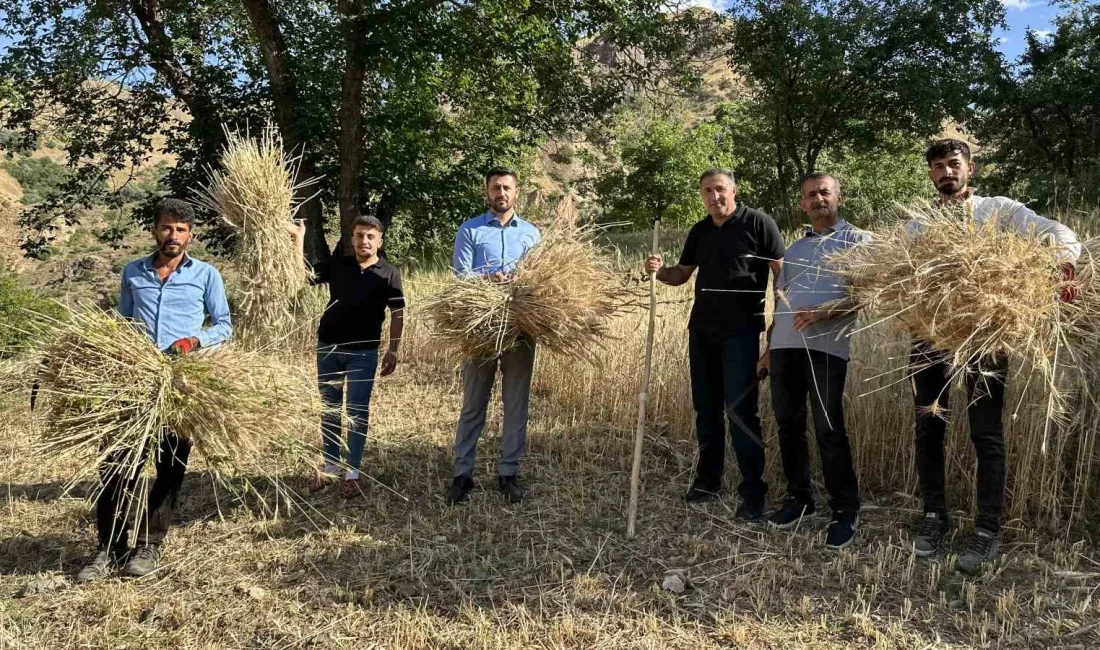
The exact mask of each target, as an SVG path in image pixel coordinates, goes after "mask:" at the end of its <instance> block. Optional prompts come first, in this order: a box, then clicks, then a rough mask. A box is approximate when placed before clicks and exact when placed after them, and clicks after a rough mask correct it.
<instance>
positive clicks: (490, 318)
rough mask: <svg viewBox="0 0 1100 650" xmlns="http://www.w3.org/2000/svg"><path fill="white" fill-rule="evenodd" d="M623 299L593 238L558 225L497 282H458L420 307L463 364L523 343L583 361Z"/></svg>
mask: <svg viewBox="0 0 1100 650" xmlns="http://www.w3.org/2000/svg"><path fill="white" fill-rule="evenodd" d="M629 300H630V294H629V292H628V291H627V289H626V287H625V285H624V283H623V281H622V279H621V277H620V276H619V275H618V274H616V272H615V270H614V268H613V267H612V264H611V261H610V259H609V258H607V257H606V256H604V255H602V254H601V252H600V251H599V249H598V248H597V246H596V244H595V230H594V229H592V228H586V227H580V226H577V225H575V224H574V223H572V221H571V220H570V219H567V218H559V219H557V220H555V223H554V224H553V225H552V226H551V227H549V228H547V229H546V230H545V231H544V233H543V236H542V240H541V241H540V242H539V244H538V245H536V246H535V247H534V248H533V249H532V250H531V251H530V252H529V253H527V255H525V256H524V257H523V259H521V260H520V261H519V263H518V264H517V265H516V269H515V273H513V274H512V275H511V276H510V277H509V278H508V280H507V281H505V282H494V281H492V280H490V279H488V278H485V277H480V276H479V277H473V278H459V279H456V280H455V281H453V282H451V283H448V285H447V286H446V287H445V288H444V289H443V290H441V291H439V292H438V293H436V294H435V295H434V296H432V297H430V298H428V299H427V300H426V301H425V302H424V306H423V310H424V313H425V314H426V315H427V317H428V319H429V320H430V321H431V323H432V326H433V328H434V330H435V333H436V335H438V336H439V337H440V338H441V339H442V340H443V341H445V342H446V343H447V344H448V345H449V346H450V347H451V348H454V349H456V350H457V351H458V352H460V353H461V354H462V355H464V356H473V357H491V356H494V355H496V354H499V353H500V352H501V351H502V350H506V349H508V348H510V347H512V346H514V345H516V344H517V342H518V341H520V340H522V339H530V340H533V341H534V342H535V344H536V345H538V346H540V347H543V348H546V349H548V350H550V351H552V352H554V353H557V354H560V355H564V356H569V357H574V358H577V357H584V356H585V355H586V354H587V352H588V351H590V350H591V348H592V347H593V346H598V345H600V343H601V341H602V340H603V339H604V338H605V337H606V336H607V333H608V321H609V319H610V318H611V317H612V316H613V315H614V314H615V313H617V312H619V311H621V310H623V309H624V308H625V307H626V306H627V305H628V303H629Z"/></svg>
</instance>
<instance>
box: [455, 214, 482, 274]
mask: <svg viewBox="0 0 1100 650" xmlns="http://www.w3.org/2000/svg"><path fill="white" fill-rule="evenodd" d="M451 267H452V268H453V269H454V272H455V275H456V276H458V277H460V278H471V277H473V276H475V275H476V273H474V233H473V232H472V230H471V229H470V228H468V227H466V226H461V227H459V229H458V233H457V234H456V235H455V252H454V256H453V258H452V260H451Z"/></svg>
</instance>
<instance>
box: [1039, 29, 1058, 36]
mask: <svg viewBox="0 0 1100 650" xmlns="http://www.w3.org/2000/svg"><path fill="white" fill-rule="evenodd" d="M1053 33H1054V32H1052V31H1050V30H1049V29H1036V30H1035V35H1036V36H1038V37H1039V38H1048V37H1049V36H1050V35H1051V34H1053Z"/></svg>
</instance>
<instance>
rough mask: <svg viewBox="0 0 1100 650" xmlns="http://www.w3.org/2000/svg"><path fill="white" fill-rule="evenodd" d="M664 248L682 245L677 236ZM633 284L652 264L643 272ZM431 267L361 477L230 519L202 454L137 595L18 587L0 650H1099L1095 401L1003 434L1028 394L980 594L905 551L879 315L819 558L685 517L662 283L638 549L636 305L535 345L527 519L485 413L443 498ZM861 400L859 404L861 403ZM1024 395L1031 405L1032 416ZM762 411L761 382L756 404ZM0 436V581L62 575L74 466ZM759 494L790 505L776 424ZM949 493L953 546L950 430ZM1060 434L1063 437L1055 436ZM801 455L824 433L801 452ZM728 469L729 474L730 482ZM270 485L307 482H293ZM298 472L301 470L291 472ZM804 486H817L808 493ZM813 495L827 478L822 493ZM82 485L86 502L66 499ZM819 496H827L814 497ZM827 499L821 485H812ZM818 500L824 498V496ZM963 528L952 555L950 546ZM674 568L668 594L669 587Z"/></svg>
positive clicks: (958, 422)
mask: <svg viewBox="0 0 1100 650" xmlns="http://www.w3.org/2000/svg"><path fill="white" fill-rule="evenodd" d="M667 246H668V248H669V249H671V250H676V249H678V245H677V244H675V243H669V244H667ZM631 264H632V268H635V267H637V268H640V259H638V260H634V261H633V262H632V263H631ZM445 280H446V278H445V277H444V276H443V275H442V274H441V275H438V276H423V275H420V276H413V277H411V278H410V279H409V282H408V287H407V289H408V293H409V294H410V312H409V316H408V317H409V320H408V326H407V329H406V334H405V336H406V341H405V342H404V343H403V346H402V362H401V366H400V367H399V369H398V371H397V374H395V375H394V376H393V377H391V378H386V379H383V380H380V381H379V382H378V384H377V386H376V388H375V394H374V395H375V396H374V400H373V403H372V409H371V433H370V438H369V440H368V446H367V453H366V456H365V460H364V470H365V471H366V472H368V473H370V474H371V475H372V476H373V478H374V479H375V480H376V481H377V483H374V482H371V483H368V484H367V485H366V489H365V495H364V496H362V497H359V498H356V499H353V500H348V501H345V500H343V499H342V498H340V496H339V494H338V490H332V491H327V492H323V493H320V494H317V495H313V496H311V497H310V498H309V499H310V500H309V505H310V506H311V507H312V508H313V509H314V511H315V512H317V511H319V512H322V513H324V514H325V515H326V516H328V517H329V518H330V519H331V522H330V525H327V526H325V527H323V528H322V529H320V530H318V528H317V526H316V524H317V521H316V517H314V519H309V518H307V517H306V516H304V515H303V514H302V513H301V512H294V513H291V514H288V515H286V516H283V517H280V518H279V519H277V520H272V519H271V518H265V517H263V516H261V515H262V513H259V512H257V511H256V510H255V509H253V508H248V507H243V506H239V505H238V506H235V507H233V508H231V509H226V508H224V507H222V508H221V509H219V503H221V502H220V501H219V497H218V492H217V491H215V489H214V487H213V486H214V482H213V481H211V480H210V478H211V474H210V473H209V471H208V469H207V468H206V467H205V466H204V465H203V463H202V462H201V461H198V462H196V464H195V466H194V467H193V468H192V471H191V472H190V474H189V478H188V479H187V484H186V485H185V488H184V495H185V503H184V510H183V514H182V518H183V521H182V523H181V525H179V526H178V527H176V528H174V529H173V530H172V532H171V533H170V535H169V538H168V541H167V546H166V549H165V551H166V553H165V559H166V561H167V563H168V564H167V566H166V567H165V569H164V570H163V571H161V572H159V573H158V574H156V575H154V576H152V577H150V578H147V579H143V580H140V581H123V580H118V579H109V580H106V581H104V582H102V583H97V584H94V585H91V586H87V587H68V588H62V589H60V590H58V591H55V592H52V593H47V594H43V595H36V596H28V597H26V598H20V599H9V600H4V599H2V598H0V647H3V648H7V647H12V648H24V647H26V648H38V647H51V646H53V647H74V646H83V647H121V646H128V647H150V648H169V647H171V648H215V647H218V648H220V647H252V648H301V647H311V648H362V647H371V648H402V649H406V648H407V649H410V650H411V649H420V648H508V649H511V648H654V649H656V648H662V649H663V648H730V647H737V648H776V649H786V648H795V647H797V648H810V649H819V648H820V649H825V648H827V649H840V648H912V649H917V648H962V647H1004V648H1035V647H1043V648H1046V647H1081V648H1090V647H1097V646H1098V644H1100V601H1098V600H1097V592H1098V591H1100V590H1098V589H1097V584H1100V554H1098V553H1097V552H1096V550H1095V547H1094V545H1093V538H1092V536H1093V535H1095V534H1096V532H1097V531H1096V529H1095V528H1094V527H1093V528H1090V526H1095V523H1089V518H1090V517H1092V516H1093V515H1092V514H1091V513H1095V512H1096V507H1097V504H1098V503H1100V500H1098V496H1100V494H1098V492H1100V490H1098V488H1097V480H1096V478H1094V477H1093V476H1092V474H1091V473H1089V472H1091V464H1092V462H1093V461H1094V460H1095V459H1096V458H1097V455H1098V454H1097V449H1096V447H1095V445H1094V443H1093V442H1091V441H1093V440H1095V433H1096V427H1097V426H1100V425H1097V424H1096V423H1098V422H1100V409H1098V408H1097V407H1096V405H1093V404H1084V405H1082V407H1081V418H1080V421H1079V425H1080V426H1081V428H1076V429H1073V430H1072V435H1067V436H1065V437H1064V441H1065V443H1064V444H1065V446H1064V447H1054V448H1052V449H1053V451H1052V453H1051V454H1050V455H1048V456H1047V457H1036V456H1035V454H1034V453H1033V451H1032V450H1030V449H1028V448H1027V447H1024V446H1021V445H1020V443H1019V439H1021V438H1026V436H1027V434H1028V432H1030V431H1033V430H1035V428H1036V427H1039V426H1041V423H1042V420H1043V418H1042V411H1043V410H1044V407H1045V401H1044V400H1045V395H1040V394H1038V393H1036V392H1035V391H1034V390H1032V391H1031V392H1032V393H1034V394H1030V395H1026V394H1025V393H1022V392H1021V389H1022V388H1023V386H1022V384H1023V383H1024V382H1022V381H1015V379H1018V378H1014V381H1013V382H1012V391H1011V396H1010V398H1009V402H1010V403H1012V404H1021V405H1020V406H1019V407H1018V408H1017V410H1016V412H1017V413H1018V417H1016V418H1015V419H1012V420H1010V421H1008V422H1007V423H1006V424H1007V430H1008V436H1007V439H1008V445H1009V458H1010V485H1009V489H1010V502H1009V515H1010V516H1009V520H1008V522H1007V525H1006V547H1005V555H1004V557H1003V558H1002V559H1001V560H999V561H998V562H997V564H996V565H995V567H994V568H993V570H991V571H989V572H988V573H986V574H985V575H983V576H982V577H980V578H978V579H967V578H965V577H963V576H961V575H959V574H956V573H954V572H953V571H952V570H951V569H950V567H951V566H953V564H952V563H953V557H950V556H949V557H945V558H937V559H932V560H916V559H915V558H913V557H912V555H911V554H910V553H909V551H908V546H907V539H908V538H907V535H908V530H909V527H910V525H911V523H912V522H913V521H914V520H915V519H916V518H917V517H918V516H919V509H920V503H919V500H918V499H917V498H916V497H915V494H916V475H915V470H914V467H913V458H912V412H911V410H912V409H911V405H912V396H911V393H910V390H909V387H908V385H907V384H906V383H904V382H898V381H897V379H896V374H892V373H896V371H897V369H898V368H901V367H904V363H905V361H906V357H905V355H904V351H905V350H906V348H907V339H906V338H904V337H900V336H898V335H897V334H895V333H893V332H891V331H890V330H889V329H888V328H886V327H882V326H879V327H874V328H870V329H867V330H865V331H863V332H860V333H859V334H857V335H856V338H855V340H854V341H853V353H854V357H853V361H852V364H851V366H850V379H849V391H848V394H849V397H850V400H849V403H848V407H849V409H848V413H849V416H848V424H849V430H850V432H851V436H852V440H853V448H854V449H853V451H854V454H855V460H856V467H857V472H858V473H859V475H860V480H861V484H862V487H863V489H864V494H865V502H866V504H867V505H866V507H865V509H864V510H863V512H862V513H861V527H860V536H859V538H858V539H857V542H856V544H855V545H854V546H853V547H851V548H849V549H846V550H844V551H842V552H840V553H832V552H827V551H826V550H825V549H824V548H823V533H824V530H823V529H824V521H823V520H820V519H818V520H812V521H807V522H806V523H805V525H804V526H802V527H800V528H799V529H798V530H797V531H796V532H794V533H793V534H787V533H780V532H773V531H770V530H768V529H766V528H764V527H761V526H751V525H744V524H741V523H738V522H736V521H735V520H734V518H733V510H734V508H735V507H736V500H735V499H734V498H733V497H726V498H725V499H723V500H722V501H721V502H719V503H716V504H710V505H703V506H687V505H685V504H683V502H682V501H681V500H680V498H679V497H680V496H681V494H682V492H683V490H684V489H685V488H686V486H687V483H688V481H689V479H690V472H691V468H692V465H693V460H694V459H693V452H694V446H695V445H694V440H693V436H692V414H691V402H690V399H689V393H688V387H687V383H688V382H687V366H686V350H687V335H686V329H685V327H686V322H687V321H686V318H687V309H688V307H689V304H690V303H689V300H690V296H691V289H690V287H687V286H685V287H678V288H670V287H661V288H660V289H659V291H660V299H661V305H660V307H659V312H658V316H659V320H658V330H657V338H656V348H655V350H654V354H655V363H654V368H655V373H656V376H655V381H654V384H653V389H652V391H653V392H652V395H651V402H650V404H651V409H652V410H651V416H650V422H651V423H652V426H651V428H650V431H649V432H648V435H647V438H646V456H645V463H644V466H643V480H644V485H643V493H642V500H641V503H640V511H639V519H638V529H639V535H638V537H637V538H636V539H634V540H631V541H627V540H626V539H625V535H624V530H625V511H626V501H627V499H626V496H627V490H628V485H629V480H630V452H631V449H632V443H633V440H632V439H633V424H634V417H635V415H636V411H635V409H636V402H635V401H634V391H635V390H636V389H637V381H638V375H639V372H640V370H641V366H642V361H643V344H644V339H645V323H646V319H647V315H646V314H645V313H644V312H641V311H639V312H637V313H635V314H631V315H626V316H623V317H621V318H617V319H614V320H613V321H611V323H610V325H609V328H610V332H609V336H608V338H607V339H606V340H605V344H604V345H603V346H602V347H598V348H595V349H593V351H592V352H591V356H592V363H591V364H578V363H576V362H575V361H572V360H570V359H568V358H565V357H558V356H554V355H540V356H539V357H538V359H537V361H536V371H535V385H534V390H533V403H532V410H531V427H530V438H529V446H528V457H527V458H526V459H525V460H524V462H523V465H522V468H521V471H522V477H523V479H524V481H525V483H526V484H527V485H528V487H529V492H528V497H527V499H526V501H525V503H524V504H523V505H522V506H520V507H514V508H513V507H509V506H507V505H506V504H505V502H504V500H503V498H501V497H500V496H499V495H498V494H496V493H495V491H493V490H492V489H491V488H490V485H491V483H490V480H489V477H491V475H492V472H493V463H494V461H495V456H496V454H497V452H498V450H499V440H498V439H497V437H496V436H495V435H494V432H495V431H497V428H498V426H499V423H500V408H499V404H498V403H497V400H494V403H493V405H492V406H491V407H490V419H489V425H488V426H487V427H486V434H485V435H484V436H483V439H482V444H481V447H480V452H481V453H480V455H479V460H478V465H477V475H478V477H479V480H480V481H481V483H482V485H483V486H484V487H483V489H482V490H480V491H477V492H475V493H474V494H473V496H472V502H471V504H470V505H469V506H467V507H463V508H457V509H451V508H446V507H445V506H444V505H443V503H442V494H443V491H444V490H445V488H446V486H447V484H448V483H449V480H450V469H451V464H450V449H451V444H452V442H453V432H454V424H455V419H456V417H457V414H458V409H459V406H460V403H461V383H460V381H459V379H458V376H457V373H456V372H455V371H456V368H455V364H454V361H453V357H452V356H451V355H450V353H449V352H447V351H446V350H444V349H442V347H441V346H440V345H439V340H438V338H437V337H436V336H435V335H434V334H433V332H432V331H431V329H430V328H429V327H428V325H427V323H426V322H425V320H424V319H423V318H422V317H420V316H419V314H420V312H419V311H418V307H422V306H423V298H424V297H425V296H426V295H428V294H429V293H431V292H433V291H434V290H435V289H436V288H437V287H438V285H439V283H440V282H442V281H445ZM864 393H867V394H866V395H863V394H864ZM1021 396H1025V397H1024V399H1022V401H1021ZM761 409H762V413H764V414H766V413H768V409H769V405H768V396H767V390H766V389H765V390H764V391H763V397H762V400H761ZM6 413H7V415H8V417H6V418H5V420H4V421H3V422H0V473H2V475H3V476H4V477H5V482H6V483H7V488H6V492H7V501H6V507H5V512H4V514H3V515H0V567H2V571H0V593H2V594H4V595H8V594H12V593H15V592H16V591H18V590H20V589H21V588H23V587H24V586H25V585H27V584H29V583H31V582H33V581H35V580H39V579H42V578H48V577H53V576H58V575H66V574H70V573H71V572H72V571H74V570H75V569H76V567H77V566H78V565H79V558H80V557H82V556H83V555H85V554H86V553H88V552H89V551H90V550H91V547H92V541H91V540H92V539H93V532H92V521H91V518H90V516H89V512H88V504H87V502H86V501H85V500H84V499H82V498H72V497H69V498H60V499H59V497H60V496H61V494H62V488H63V486H64V484H65V482H66V481H67V480H68V478H69V477H70V476H71V475H72V473H73V471H74V467H75V462H76V461H75V460H72V459H69V460H64V461H57V462H53V463H48V464H45V465H44V464H43V463H42V462H40V460H39V459H38V458H37V457H36V456H35V455H34V453H33V451H32V445H31V440H30V438H29V437H28V433H27V432H28V422H27V419H26V418H27V416H26V411H25V408H21V407H20V406H18V405H15V404H12V405H10V406H9V408H8V409H7V410H6ZM764 421H765V423H766V424H767V427H768V428H767V429H766V431H765V439H766V442H767V445H768V479H769V482H770V484H771V486H772V495H773V496H774V497H775V498H779V494H780V492H781V491H782V481H781V480H780V468H779V462H778V460H779V459H778V446H777V443H776V440H775V432H774V429H773V428H772V424H771V422H772V419H771V418H770V417H767V416H765V417H764ZM951 431H952V433H951V438H950V440H949V443H948V445H949V454H948V458H949V461H948V486H949V492H948V496H949V503H950V504H951V505H952V506H953V507H954V508H955V510H954V511H953V515H954V516H955V517H956V518H957V522H956V523H958V524H959V526H960V528H961V529H962V530H963V531H965V529H966V528H965V527H966V520H967V519H968V518H969V517H970V516H971V515H972V510H971V507H972V498H971V492H972V489H973V476H974V473H973V466H974V459H973V455H972V452H971V451H970V448H969V442H968V440H967V438H966V433H965V425H964V420H963V419H962V418H960V417H959V416H955V418H954V420H953V424H952V428H951ZM1062 439H1063V438H1059V440H1062ZM811 445H812V441H811ZM730 461H731V462H729V463H727V475H726V482H727V484H731V483H735V482H736V480H737V476H736V469H735V467H734V464H733V463H732V458H731V459H730ZM275 469H278V470H279V471H281V472H283V474H284V476H285V477H286V478H287V479H288V480H290V481H293V480H295V477H294V473H295V470H294V469H293V468H292V467H289V466H280V467H278V468H275ZM299 477H300V478H298V480H300V481H303V482H304V480H305V476H304V475H303V474H299ZM818 478H819V477H818ZM818 484H819V485H820V482H819V481H818ZM92 489H93V488H92V487H91V486H90V485H85V486H83V492H77V493H75V494H74V495H72V496H76V497H81V496H84V495H86V494H88V493H89V492H90V491H91V490H92ZM819 495H820V488H819ZM819 499H821V497H820V496H819ZM822 501H823V499H822V500H819V504H820V503H822ZM962 544H963V540H962V537H961V535H960V536H958V537H957V538H955V539H952V540H950V547H951V549H952V552H953V553H955V552H958V551H959V550H961V547H962ZM669 571H677V572H680V573H682V574H683V575H685V576H686V577H687V578H688V582H689V583H690V585H691V588H690V589H688V591H686V592H685V593H684V594H682V595H673V594H670V593H668V592H664V591H662V590H661V589H660V587H659V585H660V583H661V581H662V578H663V577H664V575H665V574H666V573H667V572H669Z"/></svg>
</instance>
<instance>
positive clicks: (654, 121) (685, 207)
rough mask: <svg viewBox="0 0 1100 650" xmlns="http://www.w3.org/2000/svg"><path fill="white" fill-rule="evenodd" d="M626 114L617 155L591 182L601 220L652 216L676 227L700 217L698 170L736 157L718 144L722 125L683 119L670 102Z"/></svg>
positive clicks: (641, 222)
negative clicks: (598, 203) (600, 205)
mask: <svg viewBox="0 0 1100 650" xmlns="http://www.w3.org/2000/svg"><path fill="white" fill-rule="evenodd" d="M625 118H626V119H625V120H624V121H625V124H624V126H623V128H622V135H621V140H620V142H621V145H620V146H621V149H620V151H619V152H618V160H615V161H613V162H612V165H611V166H610V168H609V169H608V170H607V171H606V172H605V173H604V174H603V175H602V177H601V178H600V179H599V180H598V181H597V182H596V190H597V192H598V193H599V195H600V197H601V201H602V203H603V204H604V212H603V215H602V219H603V220H604V221H610V222H618V221H626V222H629V223H631V224H633V225H634V226H636V227H638V228H643V229H644V228H647V227H649V225H650V224H651V223H652V222H653V219H654V218H657V217H660V218H661V220H662V221H663V222H665V223H667V224H668V225H669V226H673V227H678V226H687V225H690V224H692V223H694V222H696V221H698V220H699V219H700V218H702V217H703V216H705V215H706V208H705V207H704V206H703V201H702V199H701V198H700V196H699V175H700V174H701V173H702V172H703V171H704V170H706V169H707V168H709V167H730V168H733V167H736V164H737V162H739V159H738V158H736V157H735V156H734V154H733V153H732V152H731V151H730V150H729V149H728V148H724V147H723V146H722V145H723V142H722V138H721V136H722V133H723V132H722V128H721V126H720V125H719V124H717V123H716V122H714V121H707V122H702V123H698V124H694V125H690V124H686V123H685V120H686V116H685V114H684V113H683V112H682V111H681V110H679V109H677V108H676V107H669V106H649V107H646V108H644V109H643V110H642V111H641V112H640V113H638V114H633V113H627V114H626V116H625Z"/></svg>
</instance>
